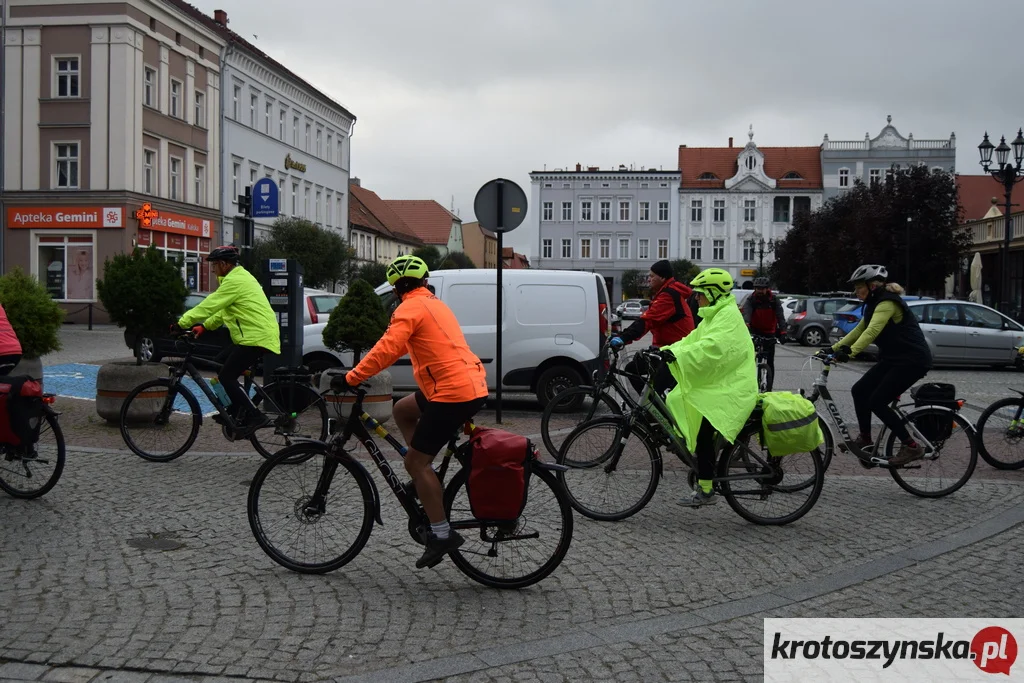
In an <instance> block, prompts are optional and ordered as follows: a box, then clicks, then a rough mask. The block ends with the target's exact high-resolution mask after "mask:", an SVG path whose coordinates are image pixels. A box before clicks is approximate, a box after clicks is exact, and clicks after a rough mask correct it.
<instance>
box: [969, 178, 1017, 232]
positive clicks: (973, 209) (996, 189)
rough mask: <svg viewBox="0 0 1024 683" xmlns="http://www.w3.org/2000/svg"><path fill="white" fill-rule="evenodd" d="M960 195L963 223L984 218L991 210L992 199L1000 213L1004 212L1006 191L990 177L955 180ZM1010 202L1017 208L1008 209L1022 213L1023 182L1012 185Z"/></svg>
mask: <svg viewBox="0 0 1024 683" xmlns="http://www.w3.org/2000/svg"><path fill="white" fill-rule="evenodd" d="M956 184H957V190H958V192H959V193H960V204H961V205H962V206H963V207H964V216H963V220H964V222H965V223H966V222H969V221H976V220H980V219H981V218H984V216H985V214H986V213H988V210H989V209H990V208H992V198H993V197H995V198H996V200H997V204H996V206H997V207H998V209H999V212H1000V213H1005V212H1006V191H1005V190H1004V189H1003V186H1002V185H1001V184H999V183H997V182H996V181H995V180H994V179H993V178H992V176H990V175H962V176H957V179H956ZM1010 201H1011V202H1013V203H1014V204H1016V205H1017V206H1013V207H1010V210H1011V211H1012V212H1013V213H1018V212H1020V211H1024V181H1021V182H1019V183H1017V184H1016V185H1014V187H1013V194H1012V195H1011V196H1010Z"/></svg>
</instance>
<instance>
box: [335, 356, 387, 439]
mask: <svg viewBox="0 0 1024 683" xmlns="http://www.w3.org/2000/svg"><path fill="white" fill-rule="evenodd" d="M344 372H345V371H344V370H342V369H339V368H329V369H327V370H324V372H323V373H322V374H321V375H320V384H319V390H320V391H321V392H324V391H327V394H325V395H324V400H325V401H327V414H328V416H330V417H334V418H339V419H341V420H347V419H348V415H349V413H351V412H352V404H353V403H355V402H356V396H355V394H352V393H345V394H341V395H338V396H335V394H334V392H332V391H330V388H331V377H333V376H334V375H340V374H342V373H344ZM366 383H367V384H369V385H370V388H369V389H367V390H366V398H364V399H363V410H365V411H366V412H367V414H369V416H370V417H372V418H373V419H375V420H376V421H377V422H380V423H381V424H384V423H386V422H387V421H388V420H390V419H391V408H392V407H393V405H394V404H393V402H392V400H391V373H390V372H388V371H387V370H385V371H384V372H381V373H380V374H378V375H376V376H374V377H371V378H370V379H368V380H366ZM339 411H340V413H339ZM339 428H340V426H339Z"/></svg>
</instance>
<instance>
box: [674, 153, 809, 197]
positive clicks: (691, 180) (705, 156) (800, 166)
mask: <svg viewBox="0 0 1024 683" xmlns="http://www.w3.org/2000/svg"><path fill="white" fill-rule="evenodd" d="M758 150H760V152H761V153H762V154H764V172H765V174H766V175H767V176H768V177H769V178H774V179H775V180H776V181H777V183H778V187H779V188H780V189H786V188H793V189H816V188H820V187H822V181H821V148H819V147H758ZM742 151H743V148H742V147H685V146H682V145H681V146H680V147H679V172H680V173H681V174H682V187H688V188H704V187H707V188H712V187H725V181H726V180H727V179H729V178H732V177H733V176H734V175H736V171H737V170H738V166H737V165H736V163H737V162H736V159H737V158H738V157H739V155H740V152H742ZM704 173H713V174H714V175H715V179H714V180H698V178H700V176H701V175H703V174H704ZM787 173H798V174H799V175H800V178H801V179H800V180H783V179H782V177H783V176H785V175H786V174H787Z"/></svg>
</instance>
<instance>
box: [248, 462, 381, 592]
mask: <svg viewBox="0 0 1024 683" xmlns="http://www.w3.org/2000/svg"><path fill="white" fill-rule="evenodd" d="M328 465H336V466H337V467H336V469H335V471H334V474H333V476H332V477H331V481H330V489H329V491H328V493H327V496H326V498H325V499H324V500H323V501H322V503H320V504H315V503H313V499H314V494H315V492H316V488H317V484H318V482H319V481H320V477H321V475H322V474H323V473H324V468H325V467H327V466H328ZM247 512H248V516H249V528H250V529H252V533H253V536H255V537H256V542H257V543H259V544H260V547H261V548H263V552H265V553H266V554H267V555H269V556H270V558H271V559H272V560H274V562H277V563H278V564H280V565H281V566H282V567H286V568H288V569H290V570H292V571H294V572H300V573H303V574H323V573H324V572H329V571H333V570H335V569H337V568H338V567H341V566H342V565H345V564H347V563H348V562H350V561H351V560H352V559H353V558H354V557H355V556H356V555H358V554H359V551H360V550H362V549H363V546H364V545H366V541H367V539H369V538H370V532H371V531H372V530H373V515H374V501H373V492H372V490H371V488H370V483H369V481H367V477H366V475H365V473H364V472H363V471H361V470H360V469H359V466H358V465H357V464H355V463H354V462H353V461H350V460H345V459H341V458H338V457H335V456H333V455H330V454H329V452H328V450H327V447H326V446H324V445H323V444H316V443H300V444H296V445H294V446H291V447H289V448H285V449H282V450H281V451H280V452H278V453H277V455H275V456H274V457H272V458H270V459H269V460H267V461H266V462H264V463H263V464H262V465H261V466H260V468H259V470H257V471H256V476H255V477H253V479H252V483H251V484H250V485H249V500H248V507H247Z"/></svg>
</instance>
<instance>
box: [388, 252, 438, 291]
mask: <svg viewBox="0 0 1024 683" xmlns="http://www.w3.org/2000/svg"><path fill="white" fill-rule="evenodd" d="M428 275H430V270H429V269H428V268H427V263H426V261H424V260H423V259H421V258H420V257H419V256H413V255H412V254H406V255H405V256H399V257H398V258H396V259H395V260H394V261H392V262H391V264H390V265H389V266H388V269H387V276H388V284H389V285H391V286H392V287H394V286H395V283H396V282H398V281H399V280H401V279H402V278H404V277H409V278H413V279H414V280H422V279H423V278H425V277H427V276H428Z"/></svg>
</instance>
